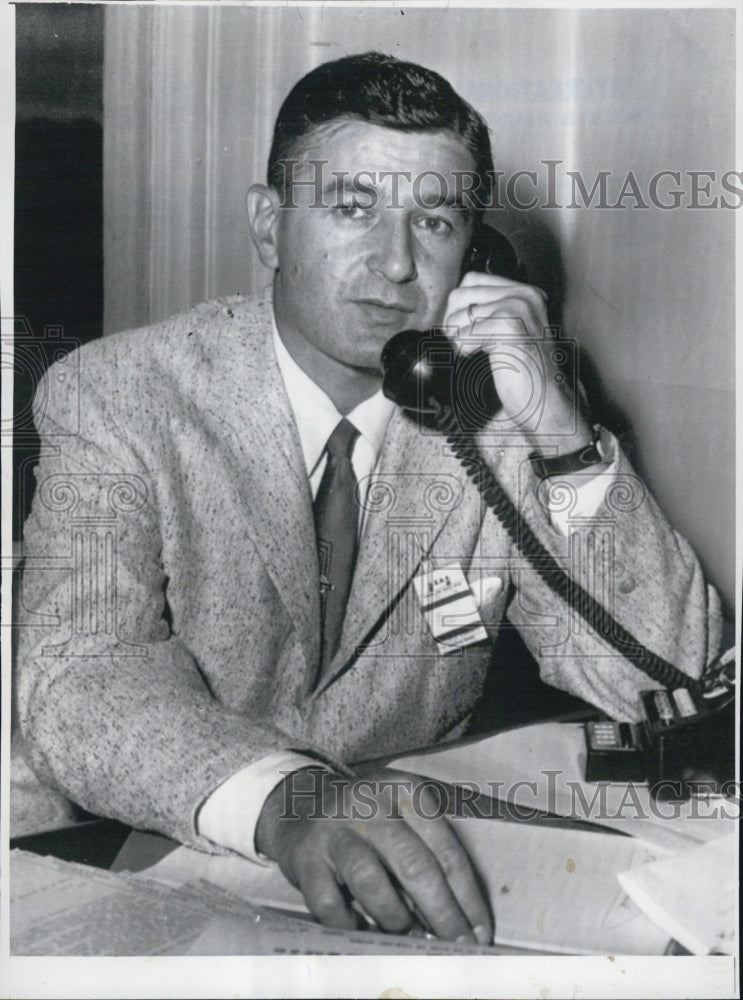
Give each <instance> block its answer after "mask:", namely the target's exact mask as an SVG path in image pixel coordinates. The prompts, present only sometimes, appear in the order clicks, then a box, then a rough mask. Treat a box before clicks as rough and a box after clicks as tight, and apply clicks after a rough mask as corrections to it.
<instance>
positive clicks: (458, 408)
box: [382, 225, 735, 781]
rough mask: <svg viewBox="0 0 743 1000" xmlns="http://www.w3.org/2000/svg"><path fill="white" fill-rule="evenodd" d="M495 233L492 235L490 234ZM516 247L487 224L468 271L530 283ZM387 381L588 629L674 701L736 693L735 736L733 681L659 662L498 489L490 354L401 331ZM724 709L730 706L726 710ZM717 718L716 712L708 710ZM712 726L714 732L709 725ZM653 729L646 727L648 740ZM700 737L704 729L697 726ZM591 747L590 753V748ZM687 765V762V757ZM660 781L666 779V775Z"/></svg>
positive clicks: (688, 745)
mask: <svg viewBox="0 0 743 1000" xmlns="http://www.w3.org/2000/svg"><path fill="white" fill-rule="evenodd" d="M486 230H490V232H486ZM504 244H505V245H506V246H507V247H508V248H510V244H508V241H507V240H506V239H505V237H503V236H502V235H501V234H500V233H497V231H496V230H493V229H492V227H489V226H485V225H482V226H481V227H480V229H479V230H478V232H477V234H476V239H475V241H474V243H473V246H472V248H471V251H470V255H469V258H468V260H467V261H466V262H465V267H464V271H466V270H472V269H473V268H474V269H480V270H487V271H488V272H489V273H501V274H502V273H503V272H502V271H498V270H496V268H497V267H498V262H499V261H503V262H504V268H503V270H508V272H509V273H508V274H507V275H505V276H508V277H511V276H515V274H516V272H517V270H518V274H519V276H520V277H519V279H518V280H523V279H524V277H525V272H524V269H523V268H522V267H521V265H519V263H518V258H517V257H516V255H515V253H514V251H513V249H512V248H510V253H509V251H508V250H507V249H506V248H505V247H504ZM382 367H383V370H384V379H383V384H382V389H383V391H384V394H385V396H387V397H388V398H389V399H391V400H393V402H395V403H397V404H398V405H399V406H401V407H402V408H403V409H405V410H408V411H410V412H413V413H415V414H416V415H417V416H418V418H419V419H420V420H422V421H425V422H427V423H430V422H433V423H434V425H435V426H436V428H437V429H438V430H439V431H441V432H442V433H443V434H445V435H446V436H447V443H448V444H449V446H450V447H451V449H452V451H453V452H454V453H455V455H456V456H457V458H458V459H459V461H460V462H461V464H462V466H463V468H464V469H465V471H466V473H467V475H468V476H470V478H471V479H472V480H473V481H474V483H475V484H476V486H477V488H478V490H479V491H480V493H481V495H482V497H483V499H484V500H485V502H486V503H487V504H488V506H489V507H490V509H491V510H492V511H493V513H494V514H495V515H496V517H497V518H498V519H499V521H500V522H501V524H502V525H503V527H504V528H505V529H506V531H507V532H508V535H509V537H510V538H511V541H512V542H513V543H514V545H515V546H516V547H517V548H518V549H519V550H520V551H521V553H522V554H523V555H525V556H526V558H527V559H528V561H529V562H530V564H531V566H532V568H533V569H534V571H535V572H536V573H538V574H539V576H540V577H541V578H542V579H543V580H544V581H545V582H546V583H547V585H548V586H549V587H550V588H551V589H552V590H553V591H554V592H555V593H556V594H558V595H559V596H560V597H561V598H562V599H563V600H564V601H565V602H566V603H567V604H568V605H569V606H570V607H571V608H573V609H574V610H575V611H577V612H578V613H579V614H580V615H581V616H582V617H583V619H584V620H585V621H586V622H587V623H588V625H589V627H590V628H591V629H593V630H594V631H596V632H598V633H599V634H601V635H602V637H603V638H604V640H605V641H606V642H608V643H609V644H610V645H611V646H613V648H614V649H615V650H616V651H617V652H619V653H620V654H621V655H622V656H624V657H625V658H626V659H627V660H629V661H630V662H631V663H633V664H634V665H635V666H636V667H637V668H638V669H640V670H642V671H643V672H644V673H645V674H646V675H647V676H648V677H650V678H651V679H652V680H653V681H655V682H657V683H659V684H661V685H662V687H664V688H666V689H668V691H669V692H670V695H671V696H673V695H674V694H675V692H676V690H678V689H681V690H683V691H686V692H689V697H690V698H691V699H692V700H693V702H694V704H695V705H698V706H700V713H701V716H704V717H706V716H707V715H708V713H705V712H704V709H703V704H704V700H705V699H706V698H708V697H709V693H710V691H712V690H713V688H714V687H715V685H719V684H720V683H723V685H724V686H726V687H727V688H731V687H732V691H733V695H732V698H731V697H727V698H722V699H721V700H720V701H719V702H718V703H717V704H719V706H720V711H722V710H723V709H724V712H725V718H724V720H723V721H721V723H720V727H722V726H725V727H726V729H725V731H726V732H727V733H728V740H729V733H730V732H732V733H733V734H734V722H733V721H732V714H731V713H732V712H733V711H734V707H735V705H734V701H735V699H734V684H735V680H734V676H733V680H732V681H730V679H729V677H728V680H727V682H723V681H721V680H720V676H721V674H720V671H719V670H713V669H712V668H710V670H708V671H707V672H706V673H705V674H704V676H703V677H702V678H700V679H699V680H695V679H693V678H691V677H689V676H688V675H687V674H685V673H683V672H682V671H680V670H678V669H677V668H676V667H675V666H673V664H671V663H668V662H667V661H666V660H664V659H662V658H661V657H659V656H657V655H656V654H655V653H653V652H652V651H651V650H649V649H647V648H646V647H645V646H643V645H642V643H640V642H639V641H638V640H637V639H636V638H635V637H634V636H633V635H632V634H631V633H630V632H629V631H628V630H627V629H625V628H624V626H623V625H621V624H620V623H619V622H617V621H616V620H615V619H614V618H613V616H611V615H610V614H609V613H608V611H607V610H606V609H605V608H604V607H602V605H601V604H599V603H598V601H596V599H595V598H594V597H593V596H592V595H591V594H589V593H588V591H586V590H584V589H583V587H582V586H581V585H580V584H579V583H578V582H577V581H574V580H573V579H571V577H569V576H568V575H567V573H565V571H564V570H563V569H562V567H561V566H560V565H559V564H558V563H557V561H556V560H555V558H554V556H553V555H552V554H551V553H550V552H549V550H548V549H546V548H545V547H544V545H542V543H541V542H540V541H539V539H538V538H537V536H536V535H535V534H534V532H533V531H532V529H531V527H530V526H529V525H528V524H527V522H526V521H525V520H524V518H523V516H522V515H521V512H520V511H519V510H518V508H517V507H516V506H515V505H514V504H513V502H512V501H511V499H510V497H509V496H508V494H507V493H506V491H505V490H504V489H503V487H502V486H501V485H500V483H499V482H498V480H497V479H496V477H495V476H494V475H493V473H492V471H491V470H490V468H489V467H488V465H487V463H486V462H485V461H484V460H483V458H482V457H481V455H480V452H479V449H478V448H477V447H476V445H475V443H474V440H473V434H472V432H473V431H475V430H477V429H478V427H479V426H481V425H482V424H484V423H485V422H486V421H487V420H489V419H490V418H491V417H492V416H493V415H494V414H495V412H496V411H497V409H498V406H499V402H498V397H497V393H496V391H495V385H494V383H493V378H492V372H491V369H490V362H489V359H488V357H487V355H486V354H485V353H484V352H481V351H480V352H477V353H475V354H473V355H471V356H469V357H467V358H462V357H460V356H458V354H457V352H456V349H455V347H454V346H453V345H452V344H451V342H450V341H449V340H448V339H447V338H446V337H445V336H444V334H443V333H442V332H441V331H438V330H435V329H434V330H427V331H420V330H403V331H402V332H401V333H398V334H396V335H395V336H394V337H392V338H391V339H390V340H389V341H388V342H387V344H386V345H385V347H384V349H383V351H382ZM723 703H724V705H723ZM709 707H710V708H711V709H712V710H713V713H714V714H718V715H719V713H718V712H716V711H715V708H716V706H715V708H713V706H712V705H711V704H710V706H709ZM708 728H709V727H708ZM651 730H652V726H649V727H648V732H649V733H650V735H652V733H651ZM697 732H701V728H700V727H697ZM589 749H590V748H589ZM656 749H657V752H658V753H659V754H660V756H661V757H663V755H664V753H665V751H664V746H663V743H662V741H658V740H656ZM692 749H693V738H692V739H687V740H686V741H685V742H683V750H684V754H682V756H684V755H685V754H686V753H691V751H692ZM724 757H725V761H724V763H725V766H724V767H722V768H721V770H722V771H725V772H726V773H725V775H724V778H725V779H727V777H728V774H729V773H731V772H732V771H734V764H733V761H734V757H733V756H732V754H728V753H726V754H725V755H724ZM687 759H688V757H687ZM649 773H650V774H652V775H653V777H654V779H655V780H656V781H658V780H660V779H659V778H658V773H656V772H654V771H653V768H652V767H649ZM661 777H664V775H663V774H662V773H661Z"/></svg>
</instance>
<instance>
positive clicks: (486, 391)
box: [382, 222, 527, 431]
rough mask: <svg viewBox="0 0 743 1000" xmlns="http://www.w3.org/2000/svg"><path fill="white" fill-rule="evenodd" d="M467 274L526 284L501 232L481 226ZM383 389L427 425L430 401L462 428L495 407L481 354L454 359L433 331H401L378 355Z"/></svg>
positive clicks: (469, 426) (522, 269) (471, 425)
mask: <svg viewBox="0 0 743 1000" xmlns="http://www.w3.org/2000/svg"><path fill="white" fill-rule="evenodd" d="M468 271H482V272H483V273H485V274H494V275H500V277H503V278H510V279H512V280H513V281H526V277H527V275H526V268H525V267H524V265H523V264H522V263H521V262H520V260H519V258H518V255H517V253H516V251H515V250H514V248H513V246H512V245H511V243H510V242H509V241H508V240H507V239H506V237H505V236H503V234H502V233H500V232H498V230H497V229H494V228H493V226H490V225H488V224H487V223H484V222H481V223H480V224H479V225H478V226H477V228H476V229H475V233H474V235H473V237H472V240H471V242H470V246H469V250H468V252H467V255H466V257H465V260H464V264H463V265H462V272H461V273H462V276H464V275H465V274H466V273H467V272H468ZM382 367H383V369H384V383H383V386H382V388H383V391H384V394H385V396H387V397H388V399H391V400H393V402H395V403H397V405H398V406H401V407H402V408H403V409H404V410H409V411H412V412H414V413H416V414H418V415H419V416H420V417H422V418H423V420H424V421H428V420H429V419H430V417H431V416H432V415H433V414H434V407H433V406H432V403H431V400H432V399H433V398H435V399H436V400H437V401H438V402H439V403H440V404H441V405H442V406H443V407H447V406H452V407H453V408H454V409H455V410H456V417H457V420H458V423H459V425H460V427H461V428H462V430H465V431H471V430H477V429H478V428H479V427H480V426H483V425H484V424H485V423H486V422H487V421H488V420H489V419H490V418H491V417H493V416H494V415H495V413H496V412H497V411H498V409H499V408H500V401H499V399H498V394H497V392H496V390H495V383H494V382H493V375H492V372H491V369H490V362H489V360H488V357H487V355H486V354H485V353H484V352H483V351H477V352H476V353H475V354H472V355H470V356H468V357H463V356H460V355H459V354H458V353H457V351H456V349H455V348H454V346H453V345H452V344H451V342H450V341H449V340H448V339H447V338H446V336H445V335H444V334H443V333H442V332H441V331H440V330H438V329H436V328H434V329H432V330H427V331H420V330H403V331H402V332H401V333H398V334H396V335H395V336H394V337H392V338H391V339H390V340H389V341H388V342H387V344H386V345H385V347H384V350H383V351H382Z"/></svg>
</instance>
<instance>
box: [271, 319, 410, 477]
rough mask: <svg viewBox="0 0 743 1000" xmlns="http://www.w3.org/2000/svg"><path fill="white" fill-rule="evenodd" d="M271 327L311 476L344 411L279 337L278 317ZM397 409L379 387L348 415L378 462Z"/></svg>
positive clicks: (277, 356) (308, 473) (277, 357)
mask: <svg viewBox="0 0 743 1000" xmlns="http://www.w3.org/2000/svg"><path fill="white" fill-rule="evenodd" d="M272 327H273V346H274V351H275V353H276V361H277V362H278V365H279V370H280V372H281V377H282V379H283V381H284V386H285V387H286V392H287V395H288V397H289V405H290V406H291V409H292V413H293V414H294V419H295V421H296V424H297V428H298V430H299V441H300V444H301V446H302V454H303V456H304V463H305V466H306V468H307V475H308V476H310V475H312V473H313V471H314V470H315V468H316V466H317V464H318V462H319V461H320V459H321V458H322V455H323V452H324V450H325V445H326V444H327V442H328V438H329V437H330V435H331V434H332V433H333V431H334V429H335V427H336V425H337V424H338V422H339V421H340V420H341V419H342V414H341V413H340V412H339V411H338V410H337V409H336V407H335V405H334V403H333V402H332V400H331V399H330V397H329V396H328V395H327V394H326V393H325V392H323V390H322V389H321V388H320V386H319V385H317V383H316V382H313V381H312V379H311V378H310V377H309V375H308V374H307V373H306V372H305V371H303V370H302V369H301V368H300V367H299V365H298V364H297V362H296V361H295V360H294V358H293V357H292V356H291V354H290V353H289V352H288V351H287V349H286V347H285V346H284V342H283V341H282V339H281V337H280V336H279V331H278V329H277V327H276V320H275V319H273V318H272ZM394 409H395V404H394V403H393V402H392V401H391V400H389V399H387V397H386V396H384V395H383V393H382V390H381V389H379V390H378V391H377V392H375V393H374V395H373V396H370V397H369V398H368V399H365V400H364V401H363V402H362V403H359V405H358V406H356V407H354V409H353V410H351V412H350V413H348V414H347V415H346V416H347V419H348V420H350V421H351V423H352V424H353V425H354V427H355V428H356V429H357V430H358V431H359V433H360V434H361V437H362V438H363V439H364V441H365V442H366V443H367V445H368V446H369V447H370V448H371V449H372V451H373V453H374V458H375V461H376V457H377V456H378V455H379V452H380V450H381V447H382V441H383V440H384V434H385V431H386V430H387V424H388V423H389V419H390V417H391V416H392V413H393V411H394Z"/></svg>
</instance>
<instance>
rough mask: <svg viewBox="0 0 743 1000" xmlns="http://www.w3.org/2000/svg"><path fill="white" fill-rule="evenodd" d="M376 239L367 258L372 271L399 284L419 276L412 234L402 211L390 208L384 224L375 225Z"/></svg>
mask: <svg viewBox="0 0 743 1000" xmlns="http://www.w3.org/2000/svg"><path fill="white" fill-rule="evenodd" d="M374 240H375V243H374V246H373V247H372V250H371V253H370V254H369V257H368V260H367V263H368V266H369V269H370V270H371V271H373V272H374V273H375V274H381V275H382V276H383V277H385V278H387V280H388V281H394V282H395V283H397V284H401V283H402V282H406V281H413V279H414V278H416V277H417V275H418V271H417V268H416V264H415V253H414V249H415V247H414V241H413V236H412V234H411V232H410V225H409V222H408V220H407V219H406V218H405V216H404V214H403V213H402V212H396V211H394V210H393V209H388V215H387V218H385V220H384V223H383V225H381V226H377V227H375V231H374Z"/></svg>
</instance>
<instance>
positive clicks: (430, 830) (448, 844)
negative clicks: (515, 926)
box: [408, 787, 494, 944]
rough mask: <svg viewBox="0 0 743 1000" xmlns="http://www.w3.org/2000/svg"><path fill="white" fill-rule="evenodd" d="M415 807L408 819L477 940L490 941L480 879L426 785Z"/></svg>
mask: <svg viewBox="0 0 743 1000" xmlns="http://www.w3.org/2000/svg"><path fill="white" fill-rule="evenodd" d="M417 794H418V807H417V808H416V809H414V810H413V811H412V815H411V816H410V817H409V818H408V823H409V824H410V826H411V828H412V829H413V830H415V832H416V833H417V834H418V836H419V837H420V839H421V840H422V841H423V843H424V844H425V845H426V847H428V849H429V850H430V852H431V853H432V854H433V856H434V857H435V858H436V860H437V862H438V864H439V866H440V868H441V870H442V872H443V874H444V876H445V878H446V881H447V883H448V884H449V887H450V888H451V891H452V893H453V895H454V897H455V899H456V900H457V902H458V904H459V906H460V908H461V909H462V912H463V913H464V914H465V915H466V917H467V920H468V921H469V924H470V926H471V927H472V928H473V930H474V932H475V937H476V938H477V940H478V942H479V943H480V944H492V943H493V931H494V921H493V915H492V912H491V909H490V906H489V905H488V902H487V899H486V896H485V894H484V892H483V891H482V889H481V879H480V878H479V876H478V874H477V872H476V871H475V869H474V867H473V865H472V862H471V860H470V858H469V855H468V854H467V852H466V851H465V849H464V847H463V846H462V844H461V843H460V841H459V838H458V837H457V835H456V833H455V832H454V830H453V829H452V827H451V826H450V824H449V823H448V822H447V821H446V820H445V819H444V818H443V817H442V818H436V819H426V817H427V816H431V817H436V816H438V812H439V810H438V803H437V802H436V799H435V797H434V796H433V794H432V793H431V792H430V791H429V789H428V788H425V787H424V788H422V789H421V788H419V789H418V793H417Z"/></svg>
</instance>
